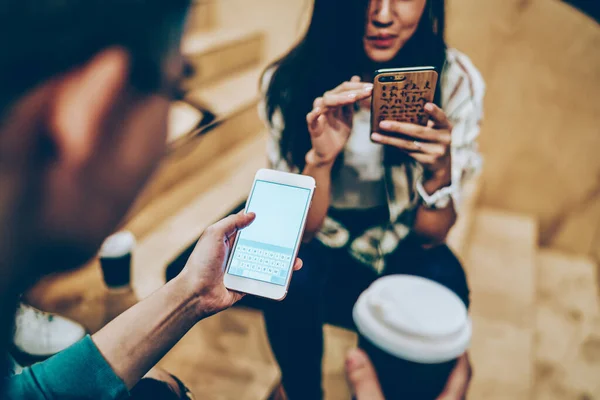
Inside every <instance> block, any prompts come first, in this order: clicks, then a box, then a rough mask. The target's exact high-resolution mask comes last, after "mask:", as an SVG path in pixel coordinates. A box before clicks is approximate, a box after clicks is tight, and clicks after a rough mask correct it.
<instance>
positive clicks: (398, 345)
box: [353, 275, 471, 364]
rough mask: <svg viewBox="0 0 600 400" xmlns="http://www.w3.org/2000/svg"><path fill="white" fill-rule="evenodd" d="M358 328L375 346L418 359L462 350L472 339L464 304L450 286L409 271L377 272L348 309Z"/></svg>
mask: <svg viewBox="0 0 600 400" xmlns="http://www.w3.org/2000/svg"><path fill="white" fill-rule="evenodd" d="M353 318H354V323H355V324H356V326H357V328H358V331H359V332H360V333H361V335H363V336H364V337H366V338H367V339H368V340H369V341H371V342H372V343H373V344H374V345H376V346H377V347H379V348H380V349H382V350H384V351H386V352H387V353H389V354H392V355H395V356H396V357H399V358H402V359H405V360H408V361H413V362H418V363H422V364H438V363H443V362H446V361H450V360H453V359H455V358H457V357H459V356H460V355H461V354H463V353H464V352H465V351H466V350H467V348H468V347H469V343H470V341H471V320H470V319H469V316H468V314H467V308H466V307H465V305H464V304H463V302H462V301H461V300H460V298H459V297H458V296H457V295H456V294H455V293H453V292H452V291H451V290H450V289H448V288H446V287H445V286H442V285H440V284H439V283H437V282H434V281H431V280H429V279H425V278H421V277H417V276H411V275H393V276H387V277H384V278H380V279H378V280H377V281H375V282H374V283H373V284H372V285H371V286H370V287H369V288H368V289H367V290H365V291H364V292H363V293H362V294H361V295H360V297H359V299H358V301H357V302H356V304H355V306H354V310H353Z"/></svg>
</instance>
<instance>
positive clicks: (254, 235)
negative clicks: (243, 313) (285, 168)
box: [225, 169, 315, 300]
mask: <svg viewBox="0 0 600 400" xmlns="http://www.w3.org/2000/svg"><path fill="white" fill-rule="evenodd" d="M314 191H315V180H314V179H313V178H312V177H310V176H305V175H297V174H289V173H285V172H279V171H274V170H270V169H261V170H259V171H258V172H257V173H256V176H255V178H254V184H253V185H252V190H251V191H250V196H249V197H248V201H247V203H246V212H253V213H256V219H255V220H254V222H253V223H252V224H251V225H250V226H249V227H247V228H245V229H243V230H242V231H241V232H240V233H239V234H238V235H237V237H236V239H235V242H234V243H233V249H232V251H231V256H230V257H229V260H228V262H227V269H226V270H225V286H226V287H227V288H228V289H231V290H236V291H239V292H243V293H248V294H253V295H256V296H260V297H266V298H269V299H273V300H283V299H284V298H285V296H286V295H287V291H288V287H289V285H290V278H291V276H292V270H293V268H292V267H293V265H294V262H295V261H296V257H297V255H298V250H299V249H300V243H301V242H302V235H303V233H304V227H305V225H306V217H307V215H308V210H309V208H310V204H311V201H312V197H313V193H314Z"/></svg>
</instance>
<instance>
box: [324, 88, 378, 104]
mask: <svg viewBox="0 0 600 400" xmlns="http://www.w3.org/2000/svg"><path fill="white" fill-rule="evenodd" d="M372 92H373V87H372V86H371V87H368V88H362V89H356V90H346V91H343V92H338V93H333V92H327V93H325V95H323V104H324V106H325V107H331V108H335V107H342V106H347V105H350V104H354V103H356V102H357V101H360V100H364V99H366V98H368V97H370V96H371V93H372Z"/></svg>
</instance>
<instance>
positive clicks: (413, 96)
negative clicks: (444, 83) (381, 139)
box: [371, 67, 438, 132]
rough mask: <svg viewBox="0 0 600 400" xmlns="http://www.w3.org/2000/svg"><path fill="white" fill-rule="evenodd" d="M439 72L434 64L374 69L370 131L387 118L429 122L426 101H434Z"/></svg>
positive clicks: (415, 122) (417, 122) (420, 123)
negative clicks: (430, 65)
mask: <svg viewBox="0 0 600 400" xmlns="http://www.w3.org/2000/svg"><path fill="white" fill-rule="evenodd" d="M437 81H438V73H437V72H436V70H435V68H434V67H415V68H388V69H379V70H377V71H375V79H374V81H373V101H372V102H371V131H372V132H379V131H380V130H379V123H380V122H381V121H384V120H391V121H398V122H410V123H413V124H419V125H423V126H425V125H427V121H429V114H427V113H426V112H425V109H424V107H425V104H427V103H430V102H433V98H434V96H435V89H436V87H437Z"/></svg>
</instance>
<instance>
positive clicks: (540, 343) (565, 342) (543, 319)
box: [534, 250, 600, 400]
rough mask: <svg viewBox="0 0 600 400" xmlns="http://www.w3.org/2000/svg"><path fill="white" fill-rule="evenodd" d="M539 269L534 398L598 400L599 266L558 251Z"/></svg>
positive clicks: (541, 260) (544, 257)
mask: <svg viewBox="0 0 600 400" xmlns="http://www.w3.org/2000/svg"><path fill="white" fill-rule="evenodd" d="M537 265H538V270H537V281H538V289H537V310H536V320H535V321H536V334H535V353H534V354H535V378H536V379H535V389H534V393H535V399H539V400H545V399H548V400H554V399H556V400H558V399H586V398H587V399H592V398H600V381H599V380H598V377H600V306H599V299H598V272H597V266H596V265H595V263H594V262H592V261H591V260H589V259H588V258H585V257H580V256H572V255H568V254H565V253H562V252H559V251H556V250H542V251H540V252H539V254H538V258H537Z"/></svg>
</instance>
